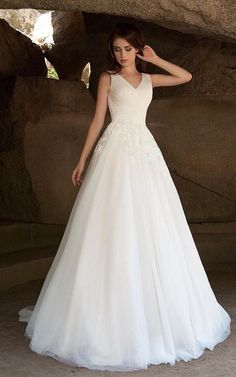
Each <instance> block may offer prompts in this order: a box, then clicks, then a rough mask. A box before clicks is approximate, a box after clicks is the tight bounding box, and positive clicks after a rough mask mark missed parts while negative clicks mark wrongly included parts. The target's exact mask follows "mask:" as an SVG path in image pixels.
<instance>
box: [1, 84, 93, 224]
mask: <svg viewBox="0 0 236 377" xmlns="http://www.w3.org/2000/svg"><path fill="white" fill-rule="evenodd" d="M4 89H6V90H8V98H7V99H6V101H5V109H6V110H5V112H6V113H5V117H3V118H2V119H1V122H0V124H1V125H2V128H1V133H2V135H3V139H2V140H3V141H2V153H1V155H0V161H1V163H0V167H1V180H2V181H3V182H4V185H3V188H2V195H1V196H0V208H1V209H0V217H1V219H9V220H21V221H27V220H28V221H42V222H45V223H54V224H56V223H58V224H60V223H66V222H67V219H68V216H69V213H70V210H71V207H72V204H73V202H74V199H75V196H76V193H77V191H78V187H74V186H73V185H72V181H71V175H72V171H73V169H74V167H75V165H76V163H77V162H78V159H79V156H80V151H81V149H82V146H83V144H84V141H85V137H86V133H87V129H88V126H89V124H90V121H91V118H92V116H93V111H94V102H93V100H92V98H91V96H90V94H89V91H88V90H87V89H86V87H85V85H84V84H83V83H82V82H77V81H70V82H68V81H64V80H53V79H47V78H24V77H18V78H17V79H16V80H14V81H13V83H12V84H11V85H10V87H9V83H7V84H6V85H5V87H2V91H4ZM0 115H2V116H3V115H4V112H1V113H0Z"/></svg>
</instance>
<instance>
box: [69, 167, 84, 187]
mask: <svg viewBox="0 0 236 377" xmlns="http://www.w3.org/2000/svg"><path fill="white" fill-rule="evenodd" d="M84 166H85V162H84V161H79V162H78V164H77V165H76V167H75V169H74V170H73V173H72V182H73V185H74V186H76V185H78V186H79V185H80V184H81V183H82V181H83V179H84V177H83V176H82V172H83V170H84Z"/></svg>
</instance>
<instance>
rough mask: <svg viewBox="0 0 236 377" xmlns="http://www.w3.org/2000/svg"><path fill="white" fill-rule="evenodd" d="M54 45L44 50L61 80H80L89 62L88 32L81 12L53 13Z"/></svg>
mask: <svg viewBox="0 0 236 377" xmlns="http://www.w3.org/2000/svg"><path fill="white" fill-rule="evenodd" d="M51 23H52V26H53V40H54V44H53V45H52V46H51V47H50V48H46V46H45V48H44V51H45V56H46V58H47V59H48V60H49V61H50V63H51V64H52V65H53V66H54V67H55V69H56V71H57V74H58V76H59V78H60V79H63V80H80V79H81V75H82V71H83V69H84V67H85V65H86V64H87V63H88V61H89V52H88V46H87V36H86V30H85V28H84V20H83V16H82V15H81V12H79V11H74V12H73V11H71V12H69V11H68V12H52V14H51Z"/></svg>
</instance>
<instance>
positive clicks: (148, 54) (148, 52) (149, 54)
mask: <svg viewBox="0 0 236 377" xmlns="http://www.w3.org/2000/svg"><path fill="white" fill-rule="evenodd" d="M136 56H138V57H139V58H140V59H142V60H144V61H145V62H148V63H152V62H153V61H155V60H156V59H158V58H159V56H158V55H157V54H156V53H155V51H154V50H153V49H152V48H151V46H149V45H145V46H144V48H143V55H140V54H138V53H137V54H136Z"/></svg>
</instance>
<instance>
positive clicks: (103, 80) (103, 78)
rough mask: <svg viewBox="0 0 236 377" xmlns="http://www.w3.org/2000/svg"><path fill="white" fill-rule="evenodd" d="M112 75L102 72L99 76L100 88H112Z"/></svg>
mask: <svg viewBox="0 0 236 377" xmlns="http://www.w3.org/2000/svg"><path fill="white" fill-rule="evenodd" d="M110 82H111V78H110V74H109V73H108V72H102V73H100V76H99V86H102V87H103V88H104V89H109V88H110Z"/></svg>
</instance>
